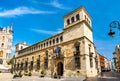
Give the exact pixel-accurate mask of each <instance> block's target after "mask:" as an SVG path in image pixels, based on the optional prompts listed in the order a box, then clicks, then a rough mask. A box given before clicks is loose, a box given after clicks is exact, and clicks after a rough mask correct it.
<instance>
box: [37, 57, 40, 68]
mask: <svg viewBox="0 0 120 81" xmlns="http://www.w3.org/2000/svg"><path fill="white" fill-rule="evenodd" d="M39 69H40V55H39V56H38V59H37V70H39Z"/></svg>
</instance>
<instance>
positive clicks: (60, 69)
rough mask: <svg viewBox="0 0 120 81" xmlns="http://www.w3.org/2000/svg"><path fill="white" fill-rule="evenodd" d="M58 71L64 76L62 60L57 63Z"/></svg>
mask: <svg viewBox="0 0 120 81" xmlns="http://www.w3.org/2000/svg"><path fill="white" fill-rule="evenodd" d="M57 73H58V75H60V76H63V63H62V62H59V63H58V64H57Z"/></svg>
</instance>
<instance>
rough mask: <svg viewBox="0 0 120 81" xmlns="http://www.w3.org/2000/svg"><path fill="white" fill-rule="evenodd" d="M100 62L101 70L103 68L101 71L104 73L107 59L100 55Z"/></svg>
mask: <svg viewBox="0 0 120 81" xmlns="http://www.w3.org/2000/svg"><path fill="white" fill-rule="evenodd" d="M99 60H100V61H99V62H100V68H101V71H104V70H105V57H104V56H103V55H101V54H99Z"/></svg>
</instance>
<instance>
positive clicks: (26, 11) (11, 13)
mask: <svg viewBox="0 0 120 81" xmlns="http://www.w3.org/2000/svg"><path fill="white" fill-rule="evenodd" d="M53 13H55V12H52V11H42V10H37V9H34V8H28V7H18V8H15V9H12V10H4V11H1V12H0V17H15V16H20V15H24V14H53Z"/></svg>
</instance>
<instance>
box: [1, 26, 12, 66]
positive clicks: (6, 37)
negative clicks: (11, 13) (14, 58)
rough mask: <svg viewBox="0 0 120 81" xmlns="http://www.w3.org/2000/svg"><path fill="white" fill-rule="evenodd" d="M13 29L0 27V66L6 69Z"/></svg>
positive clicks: (10, 51) (10, 50)
mask: <svg viewBox="0 0 120 81" xmlns="http://www.w3.org/2000/svg"><path fill="white" fill-rule="evenodd" d="M12 28H13V27H12V26H8V27H3V28H2V27H0V65H4V66H6V67H7V62H9V60H10V57H11V53H12V40H13V29H12Z"/></svg>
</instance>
